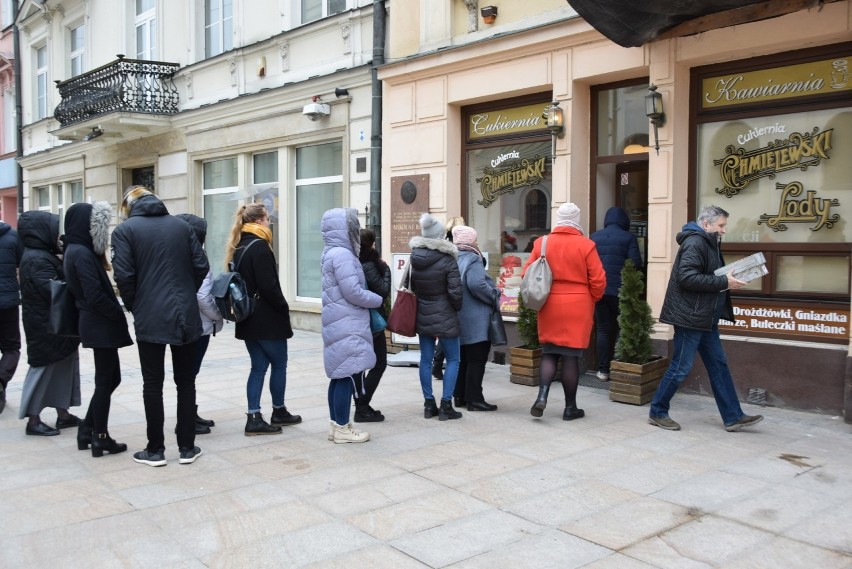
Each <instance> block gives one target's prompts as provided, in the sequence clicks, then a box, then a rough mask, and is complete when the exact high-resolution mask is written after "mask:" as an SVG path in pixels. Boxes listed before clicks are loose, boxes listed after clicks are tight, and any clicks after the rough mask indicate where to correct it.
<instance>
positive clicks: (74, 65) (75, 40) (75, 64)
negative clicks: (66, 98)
mask: <svg viewBox="0 0 852 569" xmlns="http://www.w3.org/2000/svg"><path fill="white" fill-rule="evenodd" d="M70 40H71V47H70V50H69V51H70V54H71V55H70V59H71V77H76V76H77V75H80V74H81V73H83V71H85V70H86V45H85V44H86V25H85V24H80V25H79V26H77V27H76V28H71V31H70Z"/></svg>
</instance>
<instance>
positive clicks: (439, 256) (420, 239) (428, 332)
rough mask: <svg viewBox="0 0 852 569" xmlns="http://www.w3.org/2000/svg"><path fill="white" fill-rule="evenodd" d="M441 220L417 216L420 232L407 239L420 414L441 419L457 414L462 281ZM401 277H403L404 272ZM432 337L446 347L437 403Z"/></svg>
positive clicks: (425, 215)
mask: <svg viewBox="0 0 852 569" xmlns="http://www.w3.org/2000/svg"><path fill="white" fill-rule="evenodd" d="M444 231H445V230H444V226H443V225H442V224H441V222H440V221H438V220H437V219H435V218H434V217H432V216H431V215H429V214H428V213H424V214H423V215H421V216H420V233H421V236H415V237H412V238H411V241H409V243H408V244H409V245H410V246H411V259H410V261H409V265H408V270H409V271H410V273H411V289H412V291H413V292H414V293H415V294H416V295H417V335H418V336H419V338H420V387H421V389H422V390H423V400H424V402H423V416H424V417H425V418H426V419H430V418H432V417H434V416H436V415H437V416H438V419H439V420H440V421H446V420H447V419H459V418H460V417H461V416H462V414H461V413H460V412H458V411H456V410H455V409H453V402H452V397H453V390H454V389H455V388H456V380H457V378H458V373H459V350H460V344H459V334H460V332H461V327H460V325H459V310H461V307H462V285H461V276H460V273H459V266H458V262H457V261H456V259H457V258H458V256H459V250H458V248H457V247H456V246H455V245H454V244H453V243H451V242H450V241H447V240H445V239H444ZM402 282H407V276H406V277H403V281H402ZM435 338H438V340H439V342H440V343H441V345H442V346H443V348H444V353H445V354H446V358H447V369H446V371H444V386H443V394H442V396H441V407H440V409H439V408H438V406H437V405H436V404H435V396H434V395H433V394H432V373H431V372H432V363H433V359H434V355H435Z"/></svg>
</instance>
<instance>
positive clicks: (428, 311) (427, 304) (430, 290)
mask: <svg viewBox="0 0 852 569" xmlns="http://www.w3.org/2000/svg"><path fill="white" fill-rule="evenodd" d="M408 244H409V245H410V246H411V260H410V265H409V266H410V270H411V288H412V290H413V291H414V293H415V294H416V295H417V333H418V334H423V335H424V336H444V337H447V338H455V337H456V336H458V335H459V334H460V333H461V327H460V326H459V310H461V307H462V285H461V274H460V273H459V265H458V261H457V259H458V256H459V250H458V248H456V246H455V245H453V244H452V243H450V242H449V241H446V240H444V239H431V238H429V237H420V236H415V237H412V238H411V241H409V243H408Z"/></svg>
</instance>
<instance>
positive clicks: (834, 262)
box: [775, 255, 849, 294]
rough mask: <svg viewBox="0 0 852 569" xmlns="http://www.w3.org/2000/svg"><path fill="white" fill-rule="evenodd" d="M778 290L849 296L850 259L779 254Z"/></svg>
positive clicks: (776, 275) (776, 276) (776, 277)
mask: <svg viewBox="0 0 852 569" xmlns="http://www.w3.org/2000/svg"><path fill="white" fill-rule="evenodd" d="M775 269H776V273H775V290H776V291H778V292H806V293H817V294H819V293H829V294H847V293H848V292H849V256H848V255H846V256H838V257H828V256H804V255H777V257H776V267H775Z"/></svg>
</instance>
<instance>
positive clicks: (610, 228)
mask: <svg viewBox="0 0 852 569" xmlns="http://www.w3.org/2000/svg"><path fill="white" fill-rule="evenodd" d="M629 230H630V218H629V217H627V213H626V212H625V211H624V210H623V209H621V208H620V207H611V208H609V209H608V210H606V215H605V216H604V228H603V229H600V230H598V231H595V232H594V233H592V234H591V235H589V239H591V240H592V241H594V242H595V248H596V249H597V251H598V256H599V257H600V258H601V264H603V267H604V270H605V271H606V291H604V294H605V295H609V296H618V291H619V289H620V288H621V270H622V269H623V268H624V263H625V261H627V259H630V260H631V261H633V266H635V267H636V268H637V269H639V270H642V256H641V254H640V253H639V242H638V241H637V240H636V236H635V235H633V234H632V233H630V231H629Z"/></svg>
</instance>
